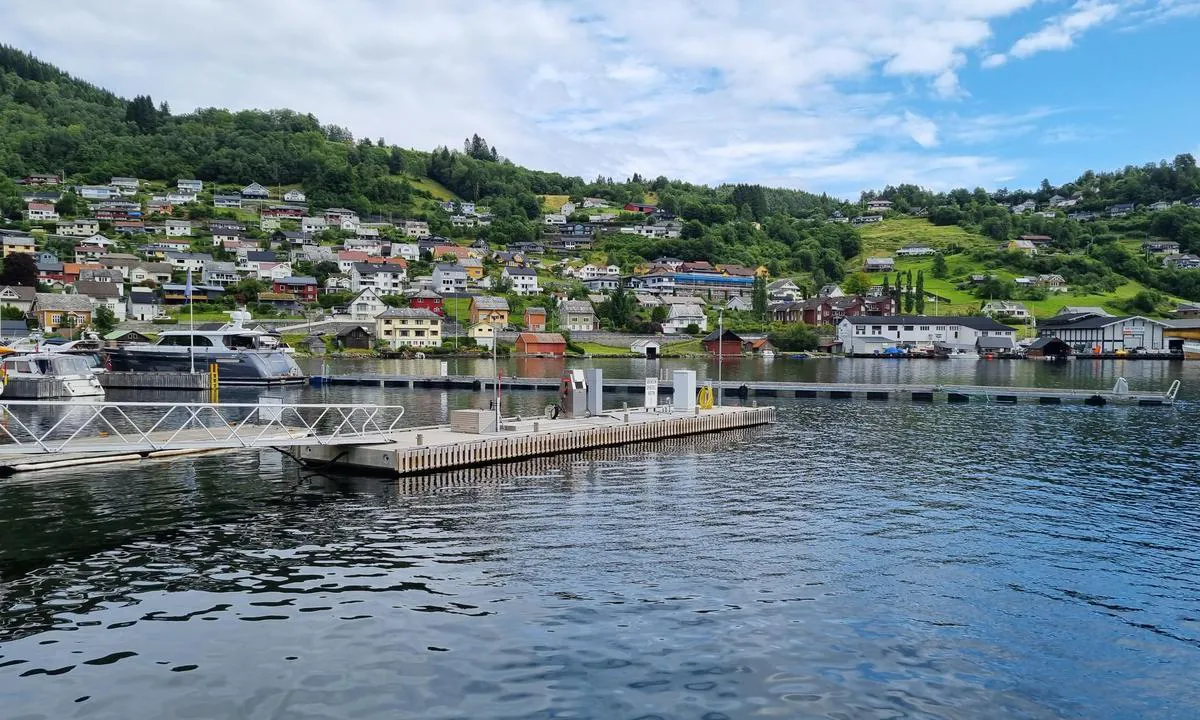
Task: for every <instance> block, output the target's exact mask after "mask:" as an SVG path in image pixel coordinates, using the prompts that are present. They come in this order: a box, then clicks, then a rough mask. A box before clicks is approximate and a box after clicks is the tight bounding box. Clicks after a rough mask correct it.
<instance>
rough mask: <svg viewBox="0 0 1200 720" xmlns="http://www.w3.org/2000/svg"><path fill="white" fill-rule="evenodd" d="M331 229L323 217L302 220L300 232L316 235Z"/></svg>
mask: <svg viewBox="0 0 1200 720" xmlns="http://www.w3.org/2000/svg"><path fill="white" fill-rule="evenodd" d="M328 227H329V223H328V222H326V220H325V218H323V217H306V218H301V219H300V232H303V233H309V234H315V233H319V232H321V231H323V230H325V229H326V228H328Z"/></svg>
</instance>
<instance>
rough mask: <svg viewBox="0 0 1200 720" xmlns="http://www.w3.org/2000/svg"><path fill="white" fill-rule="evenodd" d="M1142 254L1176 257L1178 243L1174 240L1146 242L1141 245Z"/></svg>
mask: <svg viewBox="0 0 1200 720" xmlns="http://www.w3.org/2000/svg"><path fill="white" fill-rule="evenodd" d="M1142 252H1148V253H1153V254H1155V255H1178V254H1179V243H1177V242H1175V241H1174V240H1147V241H1145V242H1143V243H1142Z"/></svg>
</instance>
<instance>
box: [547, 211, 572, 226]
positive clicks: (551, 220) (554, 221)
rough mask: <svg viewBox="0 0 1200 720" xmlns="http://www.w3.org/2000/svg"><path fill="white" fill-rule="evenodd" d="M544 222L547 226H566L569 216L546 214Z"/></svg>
mask: <svg viewBox="0 0 1200 720" xmlns="http://www.w3.org/2000/svg"><path fill="white" fill-rule="evenodd" d="M544 221H545V223H546V224H547V225H566V224H567V216H566V215H563V214H562V213H546V217H545V218H544Z"/></svg>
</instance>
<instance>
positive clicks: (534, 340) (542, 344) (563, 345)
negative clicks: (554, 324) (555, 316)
mask: <svg viewBox="0 0 1200 720" xmlns="http://www.w3.org/2000/svg"><path fill="white" fill-rule="evenodd" d="M516 351H517V354H518V355H542V356H548V357H562V356H563V355H565V354H566V353H567V339H566V338H564V337H563V336H562V335H560V334H558V333H538V332H523V333H520V334H519V335H517V347H516Z"/></svg>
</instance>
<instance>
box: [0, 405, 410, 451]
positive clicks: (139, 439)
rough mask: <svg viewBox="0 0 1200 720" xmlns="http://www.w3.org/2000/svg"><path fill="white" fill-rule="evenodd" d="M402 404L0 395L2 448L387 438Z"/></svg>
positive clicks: (143, 447) (147, 447) (148, 447)
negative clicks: (4, 397)
mask: <svg viewBox="0 0 1200 720" xmlns="http://www.w3.org/2000/svg"><path fill="white" fill-rule="evenodd" d="M403 417H404V408H403V407H402V406H400V405H366V404H346V405H323V404H289V403H280V402H270V401H268V400H267V399H266V398H264V399H263V400H262V401H260V402H258V403H155V402H122V403H114V402H93V401H87V400H70V401H41V400H12V401H5V402H0V455H6V454H62V453H97V454H100V453H111V452H131V453H133V452H138V453H146V452H156V451H163V450H200V449H222V448H228V449H237V448H256V447H286V446H298V445H361V444H372V443H380V442H385V441H386V440H387V438H388V435H389V434H390V433H393V432H395V431H396V430H397V426H398V424H399V423H400V420H401V419H402V418H403Z"/></svg>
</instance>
